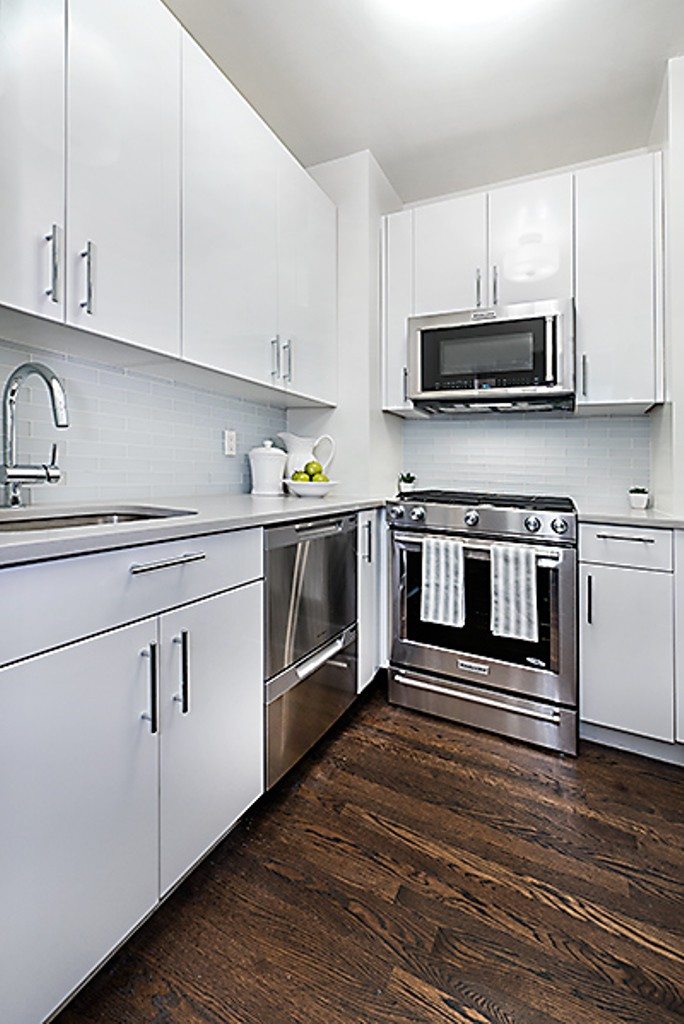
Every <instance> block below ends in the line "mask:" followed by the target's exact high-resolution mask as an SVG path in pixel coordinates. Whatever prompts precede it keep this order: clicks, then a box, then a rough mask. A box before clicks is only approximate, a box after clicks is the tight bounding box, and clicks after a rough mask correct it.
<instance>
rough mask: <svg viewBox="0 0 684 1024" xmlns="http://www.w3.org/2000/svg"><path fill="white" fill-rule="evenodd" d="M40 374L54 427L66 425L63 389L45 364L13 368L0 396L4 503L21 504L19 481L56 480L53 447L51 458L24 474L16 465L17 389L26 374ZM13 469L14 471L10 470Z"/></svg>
mask: <svg viewBox="0 0 684 1024" xmlns="http://www.w3.org/2000/svg"><path fill="white" fill-rule="evenodd" d="M34 375H35V376H36V377H40V378H41V380H42V381H43V382H44V383H45V386H46V387H47V390H48V394H49V395H50V403H51V405H52V418H53V419H54V421H55V426H56V427H68V426H69V414H68V412H67V400H66V391H65V390H64V385H63V384H62V382H61V380H60V379H59V377H58V376H57V374H56V373H55V372H54V371H53V370H51V369H50V367H49V366H45V364H44V363H22V365H21V366H18V367H17V368H16V370H14V371H13V372H12V373H11V374H10V375H9V378H8V380H7V383H6V384H5V390H4V392H3V396H2V428H3V430H2V450H3V464H2V470H1V472H0V478H1V480H0V482H2V483H4V485H5V488H6V494H5V504H8V505H19V504H21V491H20V484H21V483H22V482H25V483H36V482H40V480H41V479H42V480H44V481H45V482H47V483H56V482H57V480H59V475H60V474H59V470H58V468H57V465H56V461H57V449H56V446H55V447H54V449H53V457H52V461H51V463H50V465H49V466H43V467H36V466H26V467H22V468H23V469H24V470H25V473H24V474H23V475H22V473H20V472H19V468H18V467H17V423H16V406H17V395H18V393H19V390H20V388H21V386H22V384H23V383H24V381H25V380H27V379H28V378H29V377H32V376H34ZM13 470H14V472H12V471H13Z"/></svg>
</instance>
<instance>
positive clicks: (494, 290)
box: [492, 264, 499, 306]
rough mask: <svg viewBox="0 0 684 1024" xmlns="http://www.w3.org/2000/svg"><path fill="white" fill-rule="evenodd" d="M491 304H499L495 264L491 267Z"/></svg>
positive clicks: (497, 274) (497, 269)
mask: <svg viewBox="0 0 684 1024" xmlns="http://www.w3.org/2000/svg"><path fill="white" fill-rule="evenodd" d="M492 305H493V306H498V305H499V268H498V267H497V266H496V264H494V266H493V267H492Z"/></svg>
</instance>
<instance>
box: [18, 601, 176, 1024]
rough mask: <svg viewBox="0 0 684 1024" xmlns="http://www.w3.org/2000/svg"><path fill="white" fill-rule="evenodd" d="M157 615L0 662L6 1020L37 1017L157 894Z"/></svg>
mask: <svg viewBox="0 0 684 1024" xmlns="http://www.w3.org/2000/svg"><path fill="white" fill-rule="evenodd" d="M156 637H157V620H156V619H147V620H145V621H143V622H140V623H137V624H135V625H132V626H126V627H124V628H122V629H117V630H115V631H114V632H111V633H105V634H103V635H101V636H98V637H96V638H94V639H91V640H85V641H83V642H81V643H77V644H73V645H72V646H70V647H66V648H63V649H62V650H59V651H57V652H55V653H51V654H44V655H39V656H38V657H35V658H30V659H28V660H26V661H24V662H21V663H18V664H16V665H10V666H8V667H6V668H3V669H0V701H1V703H2V716H0V822H1V823H2V825H1V828H2V836H3V838H2V842H0V905H1V906H2V928H0V993H1V995H0V1017H2V1019H3V1020H4V1021H8V1022H9V1021H11V1022H12V1024H38V1022H39V1021H42V1020H43V1019H44V1018H45V1017H46V1016H47V1015H48V1014H50V1013H51V1012H52V1011H53V1010H54V1009H55V1008H56V1007H57V1006H58V1005H59V1004H60V1003H61V1002H62V1000H63V999H64V998H65V997H66V996H67V995H68V994H69V993H70V992H71V991H73V989H75V988H76V987H77V986H78V985H79V984H80V983H81V982H82V981H83V980H84V978H86V977H87V976H88V974H89V973H90V972H91V971H92V970H93V968H95V967H96V966H97V965H98V963H100V961H101V960H102V959H103V958H104V957H105V956H107V954H108V953H109V952H110V951H111V950H112V949H113V948H114V947H116V946H117V944H118V943H119V942H120V941H121V940H122V939H123V938H124V937H125V936H126V935H127V934H128V932H130V931H131V929H132V928H133V927H134V926H135V925H136V924H137V923H138V921H140V919H141V918H143V917H144V916H145V915H146V914H147V913H148V912H149V911H150V910H151V909H152V908H153V907H154V906H155V904H156V902H157V899H158V849H159V846H158V841H159V836H158V794H157V763H158V762H157V759H158V736H157V735H155V734H153V733H152V732H151V730H150V725H151V723H150V722H148V721H147V720H145V719H143V718H141V714H143V713H149V712H150V700H151V683H152V677H151V674H150V661H151V659H150V658H149V657H141V651H145V652H146V653H148V654H149V651H150V644H151V643H153V642H154V641H155V640H156Z"/></svg>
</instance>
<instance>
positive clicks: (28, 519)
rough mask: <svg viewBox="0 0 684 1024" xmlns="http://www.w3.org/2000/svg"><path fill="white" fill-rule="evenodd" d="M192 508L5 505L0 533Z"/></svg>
mask: <svg viewBox="0 0 684 1024" xmlns="http://www.w3.org/2000/svg"><path fill="white" fill-rule="evenodd" d="M195 515H197V512H196V510H195V509H187V508H157V507H155V506H152V505H148V506H145V505H123V506H121V507H120V508H116V507H112V506H109V507H106V508H96V509H93V508H90V509H60V510H59V512H55V511H50V510H49V509H45V510H42V509H41V510H39V509H30V510H29V509H26V508H22V509H7V510H5V511H2V512H0V533H15V532H17V531H27V530H64V529H69V528H73V527H76V526H108V525H114V524H116V523H137V522H144V521H145V520H149V519H170V518H173V517H175V516H195Z"/></svg>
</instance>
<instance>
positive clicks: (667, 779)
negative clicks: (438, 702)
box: [58, 693, 684, 1024]
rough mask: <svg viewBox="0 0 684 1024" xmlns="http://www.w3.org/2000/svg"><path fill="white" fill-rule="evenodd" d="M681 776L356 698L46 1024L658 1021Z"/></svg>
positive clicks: (678, 964) (683, 925)
mask: <svg viewBox="0 0 684 1024" xmlns="http://www.w3.org/2000/svg"><path fill="white" fill-rule="evenodd" d="M683 816H684V772H682V771H680V770H678V769H675V768H670V767H667V766H664V765H661V764H658V763H656V762H651V761H647V760H645V759H642V758H638V757H634V756H631V755H626V754H620V753H618V752H616V751H610V750H606V749H603V748H601V747H596V746H590V745H584V746H583V748H582V754H581V757H580V758H579V759H578V760H576V761H575V760H570V759H566V760H564V759H560V758H557V757H554V756H551V755H548V754H544V753H541V752H539V751H536V750H533V749H531V748H529V747H524V746H519V745H517V744H513V743H509V742H506V741H504V740H501V739H498V738H496V737H492V736H488V735H486V734H483V733H478V732H474V731H470V730H468V729H464V728H460V727H458V726H454V725H450V724H449V723H445V722H441V721H439V720H437V719H431V718H427V717H423V716H421V715H417V714H413V713H410V712H407V711H403V710H400V709H397V708H392V707H390V706H388V705H387V704H386V703H385V701H384V697H383V696H382V695H381V694H379V693H376V694H374V695H373V696H372V697H371V699H370V700H369V701H367V702H366V703H365V704H363V705H362V706H361V707H360V708H359V709H358V711H357V712H356V713H355V715H354V716H353V717H352V718H351V719H350V720H349V721H347V722H346V723H345V724H344V726H342V727H341V728H339V729H338V730H337V731H336V732H335V733H334V735H333V736H332V737H331V738H330V739H329V740H327V741H326V742H324V743H323V744H322V745H321V746H320V747H319V748H317V750H316V751H315V752H314V753H313V754H312V755H310V756H309V758H308V759H307V760H306V761H305V762H304V763H303V765H301V766H300V767H299V768H298V769H297V770H296V772H295V774H294V775H291V776H290V777H289V779H287V780H286V781H285V782H284V784H281V786H280V787H279V788H278V789H277V790H276V792H275V793H273V794H271V795H269V796H268V797H266V798H265V799H264V800H263V801H261V802H260V803H259V805H258V806H257V807H256V808H255V809H253V811H252V812H251V813H250V814H249V815H248V817H247V818H246V819H245V821H244V822H242V823H241V825H240V826H239V827H238V828H237V829H236V830H235V831H234V832H233V833H232V834H231V835H230V836H229V837H228V838H227V839H226V840H225V841H224V842H223V843H222V844H221V845H220V846H219V847H218V848H217V849H216V850H215V851H214V853H213V854H212V855H211V856H210V857H209V858H208V859H207V861H205V863H204V864H202V865H201V866H200V867H199V868H198V869H197V870H196V871H195V872H194V873H193V874H192V875H191V876H190V878H189V879H188V880H187V881H186V882H185V883H184V885H183V886H182V887H181V888H180V889H179V890H178V891H177V892H176V893H175V894H174V895H173V896H172V897H171V899H170V900H169V901H168V902H167V903H166V904H165V905H164V906H163V907H162V908H161V909H160V910H159V911H158V912H157V913H156V914H155V916H154V917H153V918H152V919H151V920H150V921H149V922H148V923H147V924H146V925H145V926H144V927H143V928H142V929H141V930H140V931H139V932H138V933H137V934H136V935H135V936H134V937H133V939H132V940H131V941H130V942H129V943H128V944H127V945H126V946H125V947H124V948H123V950H122V951H121V952H120V953H119V954H118V955H117V956H116V957H115V958H114V959H113V960H112V961H111V962H110V963H109V964H108V965H107V966H106V967H105V968H104V970H103V971H102V972H101V973H100V974H99V975H98V976H96V978H95V979H94V980H93V981H92V982H91V983H90V984H89V985H88V987H87V988H85V989H84V990H83V991H82V992H81V993H80V994H79V995H78V996H77V998H76V999H75V1000H74V1001H73V1002H72V1003H71V1004H70V1006H69V1007H68V1008H67V1009H66V1010H65V1011H64V1012H63V1013H62V1014H61V1015H60V1016H59V1018H58V1021H59V1024H85V1022H95V1021H98V1022H100V1021H102V1022H108V1024H148V1022H149V1024H152V1022H154V1024H350V1022H353V1024H416V1022H423V1021H424V1022H428V1024H429V1022H455V1024H614V1022H618V1021H620V1022H630V1024H675V1021H679V1022H680V1024H681V1021H682V1020H683V1019H684V943H683V941H682V935H683V930H684V902H683V896H684V893H683V879H684V859H683V855H682V847H683V843H682V839H683V837H684V828H683Z"/></svg>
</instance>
